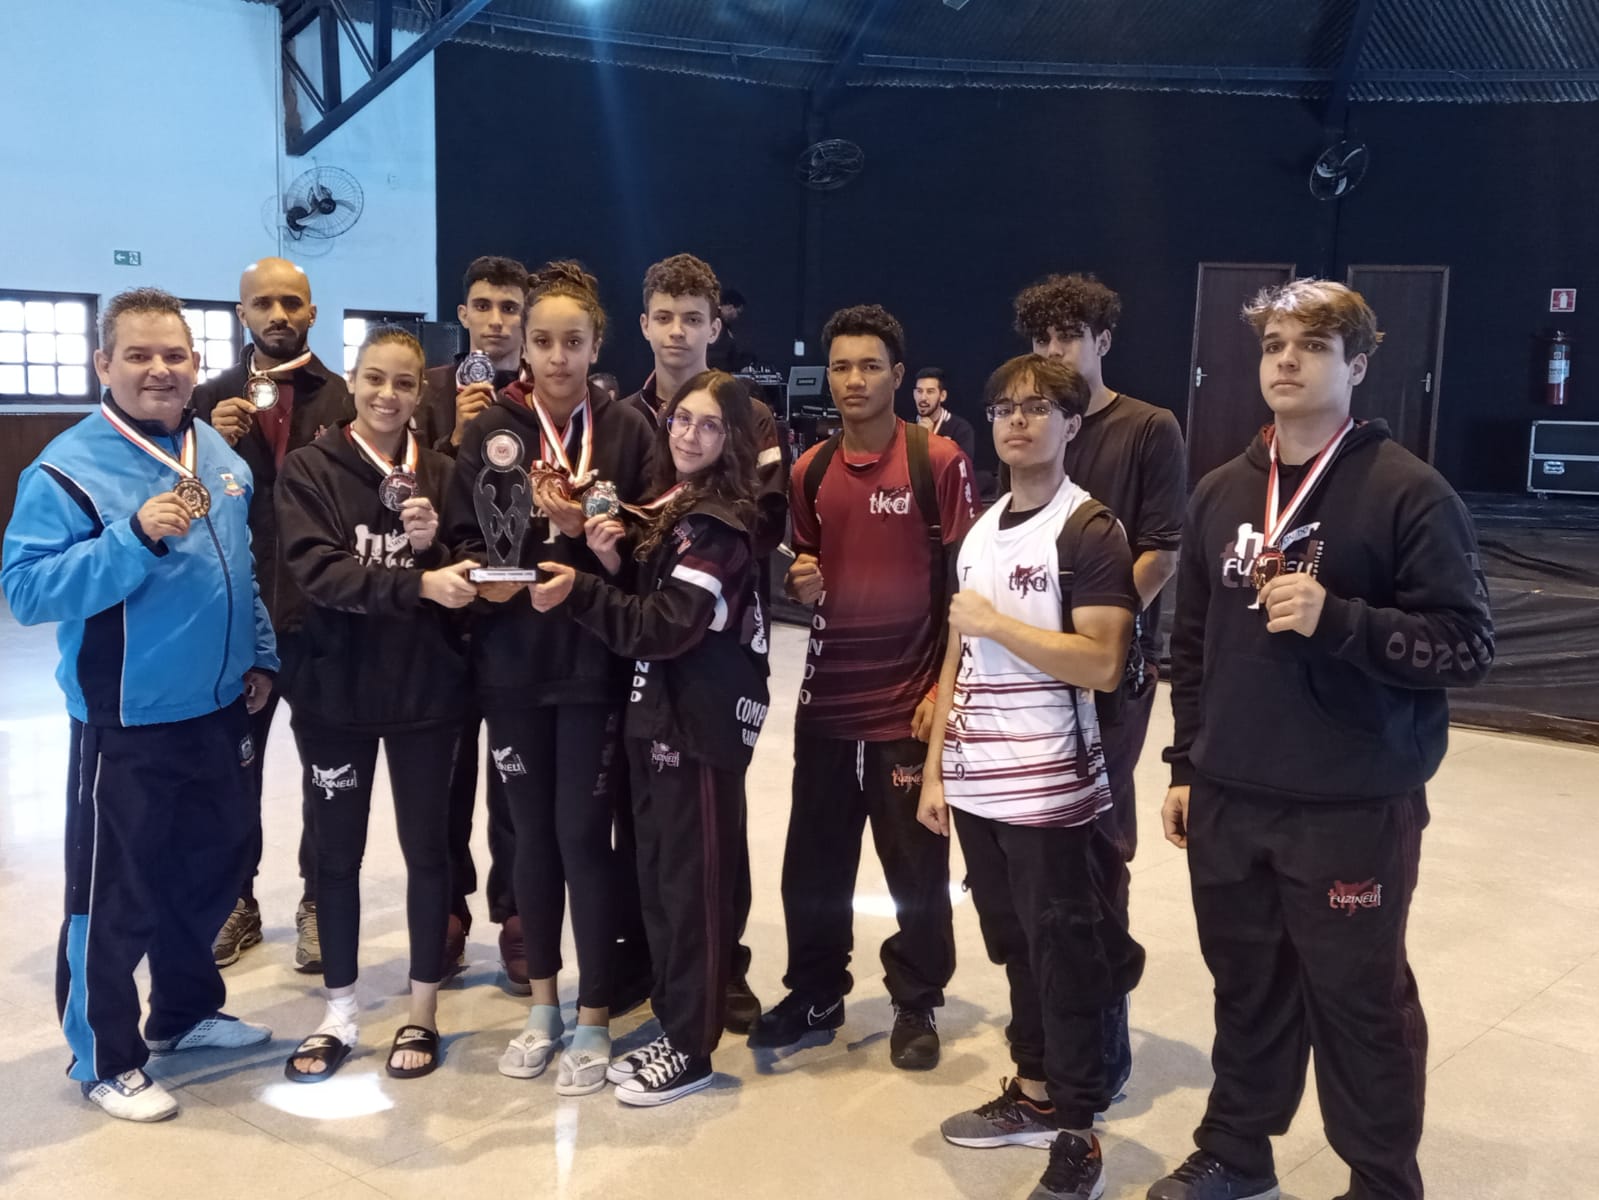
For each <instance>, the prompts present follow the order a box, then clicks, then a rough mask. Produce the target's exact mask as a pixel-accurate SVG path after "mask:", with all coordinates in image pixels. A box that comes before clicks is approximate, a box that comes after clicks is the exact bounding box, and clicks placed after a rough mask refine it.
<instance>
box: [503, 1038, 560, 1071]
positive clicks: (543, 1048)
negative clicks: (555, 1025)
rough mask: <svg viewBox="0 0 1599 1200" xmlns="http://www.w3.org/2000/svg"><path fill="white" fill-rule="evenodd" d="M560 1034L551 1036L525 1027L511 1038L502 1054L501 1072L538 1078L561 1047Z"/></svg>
mask: <svg viewBox="0 0 1599 1200" xmlns="http://www.w3.org/2000/svg"><path fill="white" fill-rule="evenodd" d="M560 1045H561V1042H560V1036H559V1035H557V1036H555V1037H553V1038H552V1037H549V1036H548V1035H546V1034H543V1033H537V1032H534V1031H533V1030H530V1029H524V1030H523V1031H522V1032H521V1033H519V1034H517V1035H516V1036H515V1037H514V1038H512V1039H511V1044H510V1045H509V1046H507V1047H506V1048H505V1053H504V1054H502V1055H500V1074H501V1075H509V1076H510V1077H511V1078H512V1079H537V1078H538V1077H539V1076H540V1075H542V1074H544V1068H546V1067H548V1066H549V1065H550V1059H552V1058H554V1057H555V1051H556V1050H557V1049H558V1048H559V1047H560Z"/></svg>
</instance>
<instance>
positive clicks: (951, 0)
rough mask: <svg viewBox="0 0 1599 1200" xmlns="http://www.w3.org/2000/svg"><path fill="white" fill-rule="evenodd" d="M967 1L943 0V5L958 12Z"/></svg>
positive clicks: (968, 1) (968, 0)
mask: <svg viewBox="0 0 1599 1200" xmlns="http://www.w3.org/2000/svg"><path fill="white" fill-rule="evenodd" d="M968 3H970V0H944V7H945V8H953V9H954V10H955V11H956V12H960V10H961V9H963V8H965V7H966V5H967V4H968Z"/></svg>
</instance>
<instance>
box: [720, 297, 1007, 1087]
mask: <svg viewBox="0 0 1599 1200" xmlns="http://www.w3.org/2000/svg"><path fill="white" fill-rule="evenodd" d="M822 342H823V344H824V345H826V346H827V347H828V368H827V377H828V386H829V388H830V390H831V392H832V396H833V403H834V404H835V405H837V407H838V410H839V413H840V415H841V416H842V417H843V420H844V429H843V432H842V433H840V434H838V435H835V436H834V437H833V438H830V439H829V440H828V441H826V442H823V443H821V444H820V445H818V446H815V447H813V448H812V449H811V450H810V451H808V452H807V453H806V454H805V455H804V457H802V458H801V459H800V461H799V462H798V463H797V464H796V465H795V468H794V474H793V479H792V482H791V484H790V488H789V509H790V512H791V513H792V514H793V521H794V539H793V540H794V549H795V551H796V552H797V557H796V559H795V562H794V565H793V567H792V568H791V569H790V571H789V575H788V588H789V592H790V594H791V595H792V596H793V597H794V598H795V599H796V600H798V601H800V602H801V603H803V604H814V605H815V606H816V612H815V617H814V620H813V622H812V633H811V641H810V648H809V652H808V653H807V655H806V661H805V680H804V683H803V684H802V685H801V688H800V696H799V715H798V719H797V721H796V723H795V731H794V802H793V810H792V812H791V814H790V816H789V826H788V844H787V846H786V848H785V850H784V855H783V911H784V917H785V924H786V925H787V930H788V974H787V975H786V976H785V978H784V980H783V982H784V985H785V986H786V987H787V988H788V989H789V995H788V996H786V997H785V998H784V999H783V1000H782V1001H781V1002H780V1003H779V1004H778V1005H777V1007H775V1008H773V1009H772V1010H770V1011H769V1012H767V1013H765V1014H764V1015H763V1016H762V1017H761V1019H760V1020H759V1021H757V1022H756V1025H755V1028H754V1030H753V1031H752V1032H751V1034H750V1045H751V1046H755V1047H777V1046H786V1045H789V1044H791V1043H793V1042H795V1041H798V1040H799V1039H800V1038H802V1037H804V1036H805V1035H806V1034H808V1033H811V1032H815V1031H823V1030H832V1029H837V1028H838V1027H839V1026H840V1025H842V1024H843V1023H844V995H845V993H846V992H848V991H849V990H850V987H851V985H852V982H853V981H852V980H851V978H850V974H849V969H848V968H849V958H850V950H851V947H852V944H853V934H852V924H853V918H854V908H853V903H852V901H853V896H854V891H855V873H856V869H857V867H858V866H859V863H860V850H861V833H862V829H863V827H864V825H865V824H866V822H867V821H868V820H870V822H871V826H872V841H873V843H874V844H875V845H876V847H877V852H878V857H879V858H880V859H881V860H882V863H883V872H884V875H885V876H886V877H887V881H888V889H889V892H890V893H891V895H892V896H893V899H894V907H895V909H896V911H897V913H898V918H899V932H897V933H896V934H895V935H894V936H893V937H891V938H889V939H888V941H887V942H885V943H884V944H883V949H882V961H883V969H884V972H885V974H886V977H887V979H886V982H887V985H888V992H889V995H890V997H892V999H893V1001H894V1008H895V1013H896V1016H895V1020H894V1032H893V1035H892V1037H891V1039H890V1050H891V1057H892V1059H893V1062H894V1065H895V1066H897V1067H901V1068H904V1069H906V1070H927V1069H929V1068H931V1067H933V1066H936V1065H937V1063H938V1052H939V1045H938V1031H937V1027H936V1026H935V1024H934V1022H933V1009H935V1008H937V1007H938V1006H939V1005H941V1004H943V1002H944V990H943V989H944V985H945V984H946V983H948V982H949V977H950V975H951V974H952V973H953V971H954V969H955V941H954V931H953V926H952V923H951V915H950V903H949V843H948V842H947V841H946V840H945V839H943V838H941V837H938V836H937V835H936V834H934V833H932V832H931V831H929V830H928V829H926V828H924V827H923V826H921V825H919V824H917V821H916V804H917V799H918V796H919V794H920V792H921V782H922V763H923V760H924V759H925V758H926V747H925V746H924V745H923V744H922V743H924V742H925V741H926V740H927V735H928V730H929V727H930V725H931V722H932V709H933V704H932V701H931V699H929V692H930V690H931V689H932V687H933V684H934V682H935V681H936V679H937V675H938V668H939V662H940V657H941V655H942V653H943V647H944V636H945V614H946V610H947V594H946V593H947V584H946V578H947V563H946V550H945V547H947V546H949V545H951V544H953V543H955V542H957V541H959V540H960V538H961V537H962V536H963V535H964V534H965V533H966V531H967V529H969V528H970V527H971V525H972V522H973V521H974V520H975V519H976V515H977V514H976V511H975V505H974V500H973V489H972V470H971V463H970V462H969V461H968V459H967V458H966V456H965V455H964V454H962V453H961V451H960V449H959V447H957V446H956V445H955V443H954V442H952V441H950V440H949V439H947V438H938V437H930V436H929V435H928V433H927V431H926V430H925V429H923V428H921V427H920V426H917V425H907V424H906V423H905V422H903V421H901V420H899V419H898V418H897V417H895V415H894V392H895V390H896V389H897V388H898V387H899V385H900V384H901V383H902V382H903V381H904V378H905V335H904V332H903V330H901V328H900V324H899V322H898V321H896V320H895V319H894V318H893V317H892V316H890V315H889V314H888V313H887V312H885V311H884V310H883V309H882V308H881V307H880V306H878V305H875V304H873V305H863V306H858V307H855V308H846V309H843V310H841V311H839V312H837V313H834V314H833V316H832V318H831V319H830V320H829V321H828V323H827V326H826V328H825V329H824V330H823V332H822Z"/></svg>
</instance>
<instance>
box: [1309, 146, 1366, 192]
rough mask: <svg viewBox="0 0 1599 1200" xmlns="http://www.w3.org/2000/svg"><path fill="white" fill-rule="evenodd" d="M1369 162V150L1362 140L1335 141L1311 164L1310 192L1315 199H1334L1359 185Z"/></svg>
mask: <svg viewBox="0 0 1599 1200" xmlns="http://www.w3.org/2000/svg"><path fill="white" fill-rule="evenodd" d="M1370 165H1371V152H1370V151H1369V150H1367V149H1366V146H1365V143H1363V142H1349V141H1343V142H1334V143H1333V144H1332V145H1331V146H1328V147H1327V148H1326V149H1325V150H1323V151H1322V152H1321V154H1320V156H1319V157H1317V159H1316V165H1315V166H1313V167H1311V168H1310V194H1311V195H1312V196H1314V197H1316V199H1318V200H1337V199H1338V198H1339V197H1341V196H1347V195H1349V193H1350V192H1352V191H1354V190H1355V189H1356V188H1357V187H1359V186H1360V181H1361V180H1362V179H1364V178H1365V177H1366V168H1367V167H1369V166H1370Z"/></svg>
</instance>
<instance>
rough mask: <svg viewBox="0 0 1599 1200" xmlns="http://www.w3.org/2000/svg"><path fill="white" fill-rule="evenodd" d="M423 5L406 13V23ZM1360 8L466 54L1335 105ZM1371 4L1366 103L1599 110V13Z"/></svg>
mask: <svg viewBox="0 0 1599 1200" xmlns="http://www.w3.org/2000/svg"><path fill="white" fill-rule="evenodd" d="M425 2H427V0H401V3H402V4H403V5H405V6H406V7H408V8H409V9H410V10H411V12H412V20H415V19H418V18H419V16H420V12H421V5H422V4H423V3H425ZM1361 2H1362V0H967V3H966V5H965V7H964V8H961V9H959V10H956V9H953V8H951V7H949V6H948V5H947V4H945V3H943V2H942V0H494V2H493V3H492V4H491V5H490V6H489V8H488V9H486V10H485V11H484V12H483V13H482V14H480V15H479V16H478V17H477V18H475V19H474V20H473V21H472V22H471V23H470V24H468V25H467V26H466V28H465V29H464V30H463V31H462V32H461V33H460V34H459V35H458V36H457V38H456V40H457V41H462V42H474V43H480V44H486V45H494V46H502V47H506V48H509V49H515V50H523V51H528V52H531V53H536V54H549V55H559V56H561V57H568V58H578V59H587V60H592V61H604V62H617V63H623V64H629V65H635V66H641V67H649V68H653V69H658V70H668V71H679V72H686V73H691V74H696V75H707V76H715V77H723V78H732V79H743V80H749V81H752V82H758V83H769V84H776V85H780V86H785V87H803V88H813V87H819V86H825V85H826V84H827V83H828V82H829V81H835V82H842V83H844V84H846V85H848V86H870V85H879V86H914V87H973V86H976V87H1095V88H1124V89H1135V90H1186V91H1212V92H1214V91H1220V92H1233V93H1246V94H1247V93H1256V94H1270V95H1286V96H1297V97H1304V98H1315V97H1319V96H1323V95H1325V94H1326V93H1327V92H1328V91H1329V89H1330V88H1331V85H1332V81H1333V78H1334V76H1335V74H1336V72H1337V69H1338V65H1339V62H1340V60H1341V58H1342V56H1343V53H1344V49H1345V46H1346V44H1347V42H1348V38H1349V33H1350V30H1351V28H1352V27H1353V25H1354V19H1355V14H1356V12H1357V10H1358V9H1359V7H1360V4H1361ZM1375 5H1376V7H1375V10H1374V12H1373V16H1372V20H1371V24H1370V29H1369V33H1368V36H1367V38H1366V40H1365V42H1364V44H1363V47H1362V49H1361V53H1360V56H1359V58H1358V60H1357V62H1356V73H1355V77H1354V82H1353V85H1352V90H1351V96H1352V97H1353V98H1354V99H1356V100H1418V101H1446V102H1457V103H1487V102H1514V101H1572V100H1588V101H1592V100H1599V0H1375ZM350 7H351V8H352V9H354V10H356V11H358V12H359V11H360V10H361V8H362V7H363V5H361V4H360V3H351V4H350ZM408 23H409V22H408ZM863 26H864V32H863ZM841 59H847V60H848V62H849V65H848V67H847V68H844V69H841V68H840V65H839V64H840V60H841Z"/></svg>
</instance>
